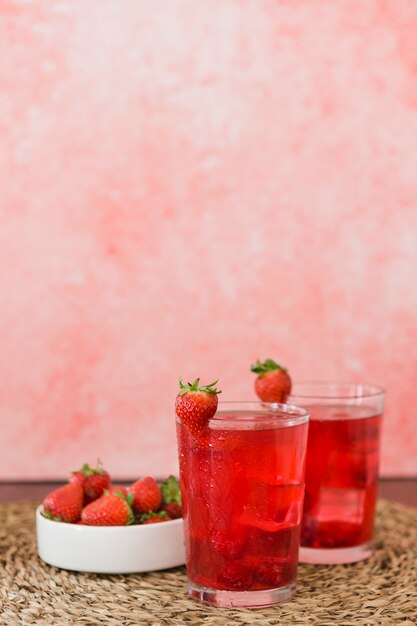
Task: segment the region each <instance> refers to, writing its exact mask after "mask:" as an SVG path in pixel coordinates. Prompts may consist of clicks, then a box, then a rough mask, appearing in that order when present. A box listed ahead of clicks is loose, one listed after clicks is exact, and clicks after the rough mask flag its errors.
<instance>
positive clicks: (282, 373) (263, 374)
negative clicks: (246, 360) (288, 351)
mask: <svg viewBox="0 0 417 626" xmlns="http://www.w3.org/2000/svg"><path fill="white" fill-rule="evenodd" d="M251 371H252V372H255V374H258V376H257V378H256V380H255V391H256V394H257V395H258V397H259V398H260V400H262V402H285V401H286V399H287V397H288V396H289V394H290V392H291V384H292V383H291V378H290V376H289V374H288V372H287V370H286V368H285V367H282V366H281V365H278V363H275V361H273V360H272V359H266V361H263V362H261V361H256V363H255V364H254V365H252V366H251Z"/></svg>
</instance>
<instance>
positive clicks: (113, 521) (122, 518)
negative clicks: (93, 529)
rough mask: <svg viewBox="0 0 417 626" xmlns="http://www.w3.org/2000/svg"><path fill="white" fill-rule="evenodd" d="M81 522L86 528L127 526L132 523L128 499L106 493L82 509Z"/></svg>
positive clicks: (132, 516)
mask: <svg viewBox="0 0 417 626" xmlns="http://www.w3.org/2000/svg"><path fill="white" fill-rule="evenodd" d="M81 520H82V522H83V523H84V524H86V525H87V526H127V525H128V524H132V523H133V522H134V515H133V512H132V509H131V506H130V503H129V501H128V499H126V498H124V497H123V496H121V495H119V494H116V493H108V492H106V493H105V494H104V495H102V496H101V498H98V499H97V500H94V502H91V503H90V504H87V506H86V507H85V508H84V509H83V511H82V514H81Z"/></svg>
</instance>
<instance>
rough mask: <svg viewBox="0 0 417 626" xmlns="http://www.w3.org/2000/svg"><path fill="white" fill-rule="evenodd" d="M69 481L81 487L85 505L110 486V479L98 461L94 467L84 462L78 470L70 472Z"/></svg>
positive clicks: (98, 496)
mask: <svg viewBox="0 0 417 626" xmlns="http://www.w3.org/2000/svg"><path fill="white" fill-rule="evenodd" d="M70 482H71V483H73V482H75V483H78V484H80V485H81V486H82V487H83V489H84V505H85V504H89V503H90V502H92V501H93V500H97V498H100V496H102V495H103V492H104V490H105V489H108V488H109V487H110V482H111V479H110V476H109V474H108V473H107V472H106V470H105V469H103V467H102V466H101V463H100V461H98V462H97V467H96V468H95V469H92V468H91V467H90V466H89V465H88V463H84V465H83V466H82V468H81V469H80V470H78V471H77V472H72V474H71V477H70Z"/></svg>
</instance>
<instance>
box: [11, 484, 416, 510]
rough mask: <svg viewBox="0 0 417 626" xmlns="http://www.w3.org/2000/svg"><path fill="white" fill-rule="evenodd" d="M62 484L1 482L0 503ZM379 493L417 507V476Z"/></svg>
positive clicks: (27, 497)
mask: <svg viewBox="0 0 417 626" xmlns="http://www.w3.org/2000/svg"><path fill="white" fill-rule="evenodd" d="M116 482H118V481H116ZM118 484H123V483H122V482H120V483H118ZM126 484H127V483H126ZM61 485H62V483H58V482H0V503H5V502H17V501H19V500H39V501H41V500H42V499H43V498H44V496H45V495H46V494H47V493H49V492H50V491H52V490H53V489H56V488H57V487H59V486H61ZM379 495H380V497H381V498H386V499H387V500H394V501H395V502H400V503H401V504H406V505H408V506H415V507H417V478H403V479H400V478H395V479H394V478H384V479H382V480H381V481H380V489H379Z"/></svg>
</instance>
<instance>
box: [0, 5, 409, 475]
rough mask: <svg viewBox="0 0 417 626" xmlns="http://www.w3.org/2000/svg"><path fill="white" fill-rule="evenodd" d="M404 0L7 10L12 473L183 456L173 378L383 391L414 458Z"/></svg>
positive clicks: (0, 21)
mask: <svg viewBox="0 0 417 626" xmlns="http://www.w3.org/2000/svg"><path fill="white" fill-rule="evenodd" d="M416 169H417V1H413V0H409V1H407V2H398V0H385V1H382V0H381V1H376V0H365V1H364V2H358V1H357V0H351V1H347V0H338V2H333V1H330V0H329V1H327V0H320V1H319V0H317V1H312V0H298V1H297V0H291V1H280V2H278V1H276V0H271V1H265V2H257V1H256V0H253V1H240V0H206V1H204V0H202V1H199V2H195V1H194V0H171V1H170V2H167V1H165V2H163V1H159V0H158V1H155V0H153V2H148V1H147V0H143V1H139V0H124V1H123V2H120V1H118V0H89V1H88V2H86V1H84V0H71V1H70V0H68V1H59V0H55V1H52V0H50V1H44V2H42V1H38V0H32V1H30V0H28V1H25V2H23V1H17V0H16V1H12V0H2V1H1V2H0V206H1V229H0V297H1V306H0V416H1V441H2V447H1V455H0V478H16V477H21V478H36V477H54V476H62V475H64V474H65V473H66V471H67V469H71V468H74V467H77V466H78V465H80V464H81V462H83V461H84V460H94V459H95V458H96V457H97V456H100V457H101V458H102V459H103V461H105V463H106V465H107V466H108V467H109V468H110V469H111V470H113V472H114V473H115V474H118V475H119V476H133V475H139V474H141V473H144V472H155V473H157V474H163V473H165V472H169V471H172V470H175V468H176V448H175V433H174V420H173V415H172V403H173V397H174V395H175V393H176V384H177V378H178V375H179V374H183V375H184V376H185V377H191V376H194V375H196V374H200V375H201V376H202V377H203V378H204V379H205V380H207V379H213V378H216V377H217V376H219V377H220V378H221V387H222V388H223V389H224V394H223V396H224V397H225V398H229V399H230V398H236V399H237V398H242V399H243V398H251V397H252V375H251V374H250V373H249V372H248V366H249V364H250V363H251V362H252V361H253V360H254V359H256V358H257V357H258V356H262V357H265V356H272V357H274V356H276V357H277V358H279V359H282V360H283V361H284V363H286V364H288V366H289V367H290V370H291V372H292V375H293V377H294V378H296V379H303V378H304V379H305V378H309V379H311V378H314V379H320V378H333V379H334V378H337V379H353V380H361V379H363V380H366V381H369V382H376V383H379V384H382V385H384V386H386V388H387V390H388V394H389V395H388V406H387V412H386V420H385V437H384V454H383V471H384V472H385V474H413V473H414V474H415V473H417V419H416V405H417V384H416V381H417V358H416V354H417V350H416V345H417V287H416V279H417V200H416V199H417V174H416Z"/></svg>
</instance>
